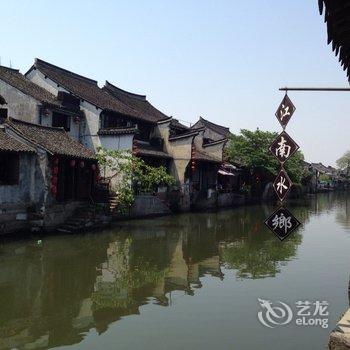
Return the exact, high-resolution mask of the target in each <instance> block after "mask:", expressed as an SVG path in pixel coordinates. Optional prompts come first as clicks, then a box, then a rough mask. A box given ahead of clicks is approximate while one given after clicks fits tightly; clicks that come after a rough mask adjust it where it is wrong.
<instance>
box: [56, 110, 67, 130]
mask: <svg viewBox="0 0 350 350" xmlns="http://www.w3.org/2000/svg"><path fill="white" fill-rule="evenodd" d="M52 126H54V127H58V128H64V130H66V131H70V117H69V116H68V115H65V114H62V113H58V112H53V113H52Z"/></svg>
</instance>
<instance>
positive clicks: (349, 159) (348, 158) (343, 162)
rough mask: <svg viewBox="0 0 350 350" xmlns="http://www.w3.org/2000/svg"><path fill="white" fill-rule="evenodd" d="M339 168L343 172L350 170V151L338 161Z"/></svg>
mask: <svg viewBox="0 0 350 350" xmlns="http://www.w3.org/2000/svg"><path fill="white" fill-rule="evenodd" d="M337 166H338V167H339V168H340V169H341V170H345V169H349V167H350V151H346V152H345V153H344V154H343V156H342V157H340V158H339V159H338V160H337Z"/></svg>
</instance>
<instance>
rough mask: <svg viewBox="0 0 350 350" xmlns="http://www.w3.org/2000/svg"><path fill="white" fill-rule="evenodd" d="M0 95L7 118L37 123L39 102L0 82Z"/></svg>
mask: <svg viewBox="0 0 350 350" xmlns="http://www.w3.org/2000/svg"><path fill="white" fill-rule="evenodd" d="M0 95H1V96H2V97H4V99H5V100H6V102H7V105H5V106H1V107H5V108H7V109H8V116H9V117H12V118H16V119H20V120H24V121H26V122H30V123H39V106H40V102H39V101H37V100H35V99H34V98H32V97H30V96H28V95H25V94H24V93H23V92H21V91H20V90H18V89H16V88H14V87H13V86H11V85H9V84H7V83H5V82H4V81H2V80H0Z"/></svg>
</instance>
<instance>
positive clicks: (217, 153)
mask: <svg viewBox="0 0 350 350" xmlns="http://www.w3.org/2000/svg"><path fill="white" fill-rule="evenodd" d="M224 145H225V143H224V142H222V143H219V144H216V145H210V146H209V145H206V146H204V147H202V149H203V151H204V152H206V153H208V154H210V155H211V156H212V157H214V158H216V159H219V160H221V161H222V158H223V149H224Z"/></svg>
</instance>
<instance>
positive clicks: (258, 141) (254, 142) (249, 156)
mask: <svg viewBox="0 0 350 350" xmlns="http://www.w3.org/2000/svg"><path fill="white" fill-rule="evenodd" d="M277 135H278V134H277V133H275V132H270V131H262V130H259V129H256V130H255V131H250V130H246V129H242V130H241V132H240V134H239V135H232V136H231V138H230V142H229V146H228V148H227V156H228V159H229V160H230V161H232V162H236V163H238V164H241V165H242V166H245V167H247V168H248V169H249V170H254V169H255V168H259V167H262V168H265V169H266V170H267V171H268V173H270V174H271V176H275V175H277V172H278V170H279V167H280V166H279V163H278V161H277V159H276V158H275V157H274V156H273V155H272V154H271V153H270V152H269V150H268V148H269V146H270V144H271V143H272V141H273V140H274V139H275V138H276V137H277ZM303 160H304V156H303V154H302V152H301V151H297V152H296V153H295V154H294V155H293V156H292V157H291V158H290V159H289V160H288V161H287V162H286V163H285V169H286V171H287V172H288V175H289V176H290V178H291V180H292V181H293V182H295V183H300V182H301V180H302V178H303V177H304V176H306V175H307V174H306V173H305V171H304V167H303V164H302V161H303Z"/></svg>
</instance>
